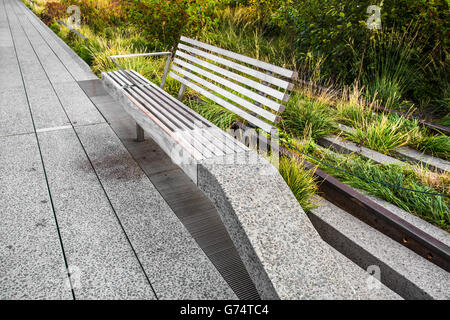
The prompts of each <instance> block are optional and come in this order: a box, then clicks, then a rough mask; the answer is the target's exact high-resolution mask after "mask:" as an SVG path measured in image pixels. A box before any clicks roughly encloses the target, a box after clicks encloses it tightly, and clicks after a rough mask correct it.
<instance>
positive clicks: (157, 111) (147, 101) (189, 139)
mask: <svg viewBox="0 0 450 320" xmlns="http://www.w3.org/2000/svg"><path fill="white" fill-rule="evenodd" d="M115 76H116V77H118V78H119V79H120V80H121V81H123V84H130V83H131V82H129V81H128V80H126V78H125V77H124V76H123V75H122V74H120V73H119V72H117V73H115ZM124 90H125V91H126V92H127V93H128V94H130V95H131V96H132V97H133V98H134V99H135V100H136V101H138V102H140V104H141V105H142V106H144V107H145V108H146V109H147V110H148V111H150V112H151V113H152V114H153V115H154V116H155V117H157V118H158V119H160V120H162V121H163V122H164V123H166V124H167V123H171V124H172V125H173V126H176V127H177V129H175V130H173V131H172V134H171V136H176V137H177V138H178V139H180V140H184V141H185V142H186V145H188V146H189V148H192V149H191V150H190V151H191V152H193V153H194V154H196V155H199V154H200V155H201V157H202V158H211V157H213V156H214V154H213V151H212V150H210V145H209V144H206V145H205V144H204V143H202V142H201V140H199V139H197V138H195V137H194V136H193V135H192V133H191V131H192V129H190V128H188V127H187V126H186V125H185V124H183V123H182V122H180V120H179V119H176V118H175V117H174V116H173V114H172V113H171V112H170V111H169V110H166V109H164V108H163V106H162V105H159V104H157V103H154V102H152V100H151V98H150V97H149V96H146V95H145V94H143V93H142V91H141V90H140V88H138V87H136V86H134V87H129V88H125V89H124ZM202 140H203V139H202ZM203 142H205V141H204V140H203Z"/></svg>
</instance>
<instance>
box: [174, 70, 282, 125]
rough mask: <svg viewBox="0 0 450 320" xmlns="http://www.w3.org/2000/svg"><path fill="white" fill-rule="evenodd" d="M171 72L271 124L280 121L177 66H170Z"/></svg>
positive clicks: (275, 116)
mask: <svg viewBox="0 0 450 320" xmlns="http://www.w3.org/2000/svg"><path fill="white" fill-rule="evenodd" d="M172 71H175V72H178V73H179V74H182V75H183V76H185V77H187V78H189V79H191V80H193V81H195V82H197V83H198V84H201V85H203V86H204V87H206V88H208V89H211V90H213V91H214V92H217V93H219V94H220V95H222V96H224V97H225V98H227V99H230V100H232V101H234V102H236V103H238V104H240V105H241V106H243V107H245V108H247V109H249V110H251V111H253V112H255V113H257V114H258V115H260V116H262V117H264V118H266V119H267V120H269V121H271V122H274V123H278V122H279V120H280V118H279V117H278V116H277V115H275V114H273V113H271V112H269V111H267V110H265V109H263V108H261V107H258V106H256V105H255V104H253V103H251V102H250V101H248V100H245V99H244V98H241V97H239V96H237V95H235V94H233V93H231V92H230V91H227V90H225V89H223V88H221V87H218V86H216V85H215V84H212V83H211V82H208V81H206V80H205V79H203V78H200V77H198V76H196V75H195V74H193V73H191V72H189V71H186V70H184V69H181V68H179V67H177V66H172ZM227 109H228V108H227ZM242 111H244V112H246V111H245V110H242Z"/></svg>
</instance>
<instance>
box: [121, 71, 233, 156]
mask: <svg viewBox="0 0 450 320" xmlns="http://www.w3.org/2000/svg"><path fill="white" fill-rule="evenodd" d="M118 73H120V72H118ZM136 74H138V73H134V74H133V75H131V74H130V73H128V75H129V76H131V77H132V79H133V80H135V81H136V82H137V83H140V84H150V85H151V87H153V88H155V89H156V88H157V89H159V90H161V89H160V88H159V87H156V85H154V84H152V83H151V82H150V81H148V80H146V79H145V78H144V79H145V80H144V79H142V78H137V77H136V76H135V75H136ZM120 77H121V79H122V80H123V81H125V80H126V79H125V78H124V76H123V75H122V74H120ZM124 83H125V82H124ZM128 83H131V82H128ZM130 89H132V90H134V92H136V91H138V92H139V94H140V95H144V99H145V100H146V101H147V102H148V103H150V104H152V105H153V107H155V108H157V109H159V111H160V112H161V113H163V114H164V115H166V116H167V117H169V118H171V119H172V120H173V121H174V122H176V123H177V124H178V125H179V127H181V128H182V129H184V130H186V131H189V135H191V136H192V137H193V138H195V140H197V141H198V144H197V146H199V145H202V146H203V148H206V149H207V150H209V151H210V152H212V153H214V154H216V155H224V154H230V153H234V152H236V148H230V147H228V146H227V145H225V150H221V149H220V147H222V146H223V144H221V143H218V140H219V139H220V137H222V139H224V140H225V139H226V137H224V136H223V135H227V134H226V133H224V132H222V131H221V134H220V135H218V134H217V132H216V134H215V135H214V136H212V135H211V134H210V133H209V131H206V134H205V135H203V136H202V135H201V134H199V133H198V131H199V130H200V129H203V128H210V126H209V124H208V123H207V125H208V127H204V126H203V122H199V121H197V123H196V121H193V119H192V117H190V115H189V113H187V112H185V110H183V109H181V108H179V106H176V105H174V104H173V103H172V104H168V101H167V100H164V99H162V98H161V97H160V96H159V95H157V94H155V93H154V92H147V93H145V92H144V91H146V90H150V88H149V86H147V87H130ZM165 94H166V95H168V94H167V93H165ZM170 97H171V96H170ZM149 99H151V100H153V102H152V101H149ZM176 101H178V100H176ZM178 102H179V101H178ZM180 104H181V103H180ZM168 106H170V108H169V107H168ZM189 110H190V109H189ZM173 111H176V113H175V112H173ZM191 111H192V110H191ZM173 114H178V115H179V116H178V118H179V119H178V120H177V119H174V117H172V115H173ZM186 115H187V116H188V117H187V118H186ZM183 118H184V119H183ZM180 120H185V121H186V122H188V124H186V123H180ZM203 133H205V132H203ZM179 134H182V133H179ZM187 140H188V141H189V142H190V143H195V142H194V140H192V141H190V140H189V139H187ZM236 145H237V143H236ZM237 149H238V150H241V148H237ZM197 150H199V149H198V148H197ZM199 151H202V150H199ZM210 152H207V154H204V153H203V152H202V154H204V155H205V156H206V157H210V156H211V155H212V154H211V153H210Z"/></svg>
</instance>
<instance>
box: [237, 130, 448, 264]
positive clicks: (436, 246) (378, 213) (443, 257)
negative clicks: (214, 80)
mask: <svg viewBox="0 0 450 320" xmlns="http://www.w3.org/2000/svg"><path fill="white" fill-rule="evenodd" d="M236 125H237V126H238V127H239V128H241V129H245V128H247V127H246V126H245V125H244V124H242V123H240V122H236ZM258 139H259V141H260V142H263V143H267V144H270V142H269V141H270V140H268V141H267V140H266V138H262V137H261V136H260V135H258ZM280 152H281V153H282V154H284V155H285V156H287V157H289V158H292V157H293V153H292V152H291V151H289V150H288V149H286V148H284V147H282V146H280ZM303 166H304V167H305V168H307V169H309V170H313V171H314V176H315V177H316V178H317V179H318V180H319V191H320V192H321V193H322V194H321V196H323V197H324V198H325V199H326V200H328V201H330V202H331V203H333V204H334V205H336V206H338V207H339V208H341V209H343V210H345V211H347V212H348V213H350V214H351V215H353V216H354V217H356V218H358V219H359V220H361V221H363V222H364V223H366V224H368V225H369V226H371V227H372V228H374V229H376V230H378V231H380V232H381V233H383V234H385V235H386V236H388V237H390V238H391V239H393V240H395V241H397V242H398V243H400V244H402V245H403V246H405V247H407V248H408V249H410V250H412V251H414V252H415V253H417V254H418V255H420V256H422V257H423V258H425V259H427V260H429V261H430V262H433V263H434V264H436V265H437V266H439V267H441V268H442V269H444V270H446V271H447V272H450V247H448V246H447V245H446V244H444V243H442V242H441V241H439V240H438V239H436V238H434V237H432V236H431V235H429V234H428V233H426V232H424V231H422V230H420V229H419V228H417V227H415V226H414V225H412V224H410V223H409V222H407V221H405V220H403V219H402V218H400V217H398V216H397V215H395V214H394V213H392V212H391V211H389V210H387V209H386V208H384V207H383V206H381V205H379V204H378V203H376V202H375V201H373V200H371V199H369V198H368V197H366V196H364V195H363V194H361V193H360V192H358V191H356V190H354V189H353V188H351V187H350V186H348V185H346V184H344V183H342V182H340V181H339V180H337V179H336V178H334V177H332V176H330V175H329V174H328V173H326V172H324V171H322V170H320V169H319V168H317V167H316V166H315V165H313V164H311V163H309V162H307V161H304V162H303Z"/></svg>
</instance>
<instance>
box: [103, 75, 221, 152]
mask: <svg viewBox="0 0 450 320" xmlns="http://www.w3.org/2000/svg"><path fill="white" fill-rule="evenodd" d="M110 75H111V78H112V79H113V80H114V81H117V83H118V84H119V85H120V86H121V87H122V88H123V86H124V85H126V84H127V82H126V78H124V77H123V76H122V75H120V74H118V73H110ZM121 77H122V78H121ZM123 90H124V91H125V93H126V94H127V96H128V97H129V98H130V100H132V101H133V102H134V103H135V104H136V105H138V106H139V107H140V108H141V109H142V108H145V109H146V112H145V113H146V114H147V115H148V116H149V117H150V118H151V119H152V120H154V121H155V119H157V120H158V121H155V122H156V123H158V125H160V126H161V125H163V127H164V128H168V129H169V130H168V131H167V130H165V131H166V133H168V134H169V135H170V136H171V137H172V138H174V140H176V141H179V143H180V144H181V145H182V146H183V148H184V149H186V150H187V151H188V152H189V153H191V154H192V156H194V158H195V159H197V160H200V159H205V158H209V157H212V155H213V154H212V153H211V152H210V151H209V150H208V149H204V148H200V146H199V144H196V143H195V142H194V140H193V138H192V136H190V135H189V134H184V133H181V132H180V131H181V130H180V128H179V127H176V124H174V123H173V122H172V121H171V120H170V118H171V117H170V116H168V114H167V113H164V114H163V113H161V112H159V110H158V109H157V108H155V105H154V104H151V103H149V102H148V101H147V100H145V99H144V98H143V97H142V96H140V95H139V94H136V92H135V91H133V90H134V89H131V88H124V89H123ZM182 132H185V131H182ZM186 132H187V131H186ZM200 145H201V144H200ZM196 147H198V148H196Z"/></svg>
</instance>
